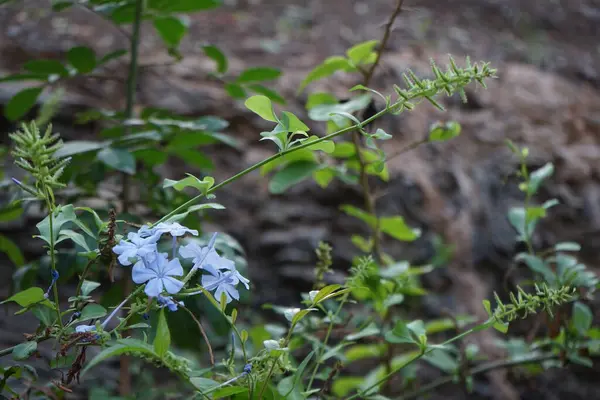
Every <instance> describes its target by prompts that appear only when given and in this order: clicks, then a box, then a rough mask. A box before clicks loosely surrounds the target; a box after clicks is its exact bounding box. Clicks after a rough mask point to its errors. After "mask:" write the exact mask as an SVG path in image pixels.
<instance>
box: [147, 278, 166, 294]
mask: <svg viewBox="0 0 600 400" xmlns="http://www.w3.org/2000/svg"><path fill="white" fill-rule="evenodd" d="M162 290H163V282H162V280H161V279H159V278H153V279H150V280H149V281H148V283H147V284H146V288H145V289H144V292H146V294H147V295H148V296H149V297H156V296H158V295H159V294H160V292H162Z"/></svg>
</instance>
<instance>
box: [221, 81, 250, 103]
mask: <svg viewBox="0 0 600 400" xmlns="http://www.w3.org/2000/svg"><path fill="white" fill-rule="evenodd" d="M224 87H225V90H226V91H227V93H228V94H229V95H230V96H231V97H232V98H234V99H243V98H245V97H246V91H245V90H244V88H243V87H242V86H241V85H238V84H237V83H226V84H225V86H224Z"/></svg>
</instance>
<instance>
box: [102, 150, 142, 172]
mask: <svg viewBox="0 0 600 400" xmlns="http://www.w3.org/2000/svg"><path fill="white" fill-rule="evenodd" d="M96 157H97V158H98V160H100V161H102V162H103V163H104V164H105V165H107V166H109V167H111V168H114V169H116V170H117V171H121V172H125V173H126V174H129V175H134V174H135V157H133V154H131V153H130V152H129V151H127V150H125V149H117V148H112V147H107V148H105V149H102V150H100V151H99V152H98V154H97V155H96Z"/></svg>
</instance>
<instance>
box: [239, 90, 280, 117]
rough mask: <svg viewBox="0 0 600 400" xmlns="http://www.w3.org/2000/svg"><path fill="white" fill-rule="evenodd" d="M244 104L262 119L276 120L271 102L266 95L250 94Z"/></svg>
mask: <svg viewBox="0 0 600 400" xmlns="http://www.w3.org/2000/svg"><path fill="white" fill-rule="evenodd" d="M244 104H245V105H246V108H248V109H249V110H250V111H252V112H254V113H256V114H258V115H259V116H260V117H261V118H262V119H265V120H267V121H271V122H277V118H276V117H275V113H274V112H273V104H272V103H271V100H270V99H269V98H268V97H267V96H263V95H256V96H252V97H250V98H248V100H246V102H245V103H244Z"/></svg>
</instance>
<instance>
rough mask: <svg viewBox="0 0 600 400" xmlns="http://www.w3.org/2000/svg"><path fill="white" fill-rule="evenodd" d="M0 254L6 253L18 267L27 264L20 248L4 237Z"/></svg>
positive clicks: (0, 243)
mask: <svg viewBox="0 0 600 400" xmlns="http://www.w3.org/2000/svg"><path fill="white" fill-rule="evenodd" d="M0 252H2V253H5V254H6V255H7V256H8V259H9V260H10V261H11V262H12V263H13V264H14V265H15V266H16V267H20V266H22V265H23V264H25V257H23V253H22V252H21V249H19V246H17V244H16V243H15V242H13V241H12V240H10V239H9V238H8V237H6V236H4V235H0Z"/></svg>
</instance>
